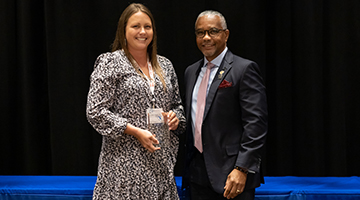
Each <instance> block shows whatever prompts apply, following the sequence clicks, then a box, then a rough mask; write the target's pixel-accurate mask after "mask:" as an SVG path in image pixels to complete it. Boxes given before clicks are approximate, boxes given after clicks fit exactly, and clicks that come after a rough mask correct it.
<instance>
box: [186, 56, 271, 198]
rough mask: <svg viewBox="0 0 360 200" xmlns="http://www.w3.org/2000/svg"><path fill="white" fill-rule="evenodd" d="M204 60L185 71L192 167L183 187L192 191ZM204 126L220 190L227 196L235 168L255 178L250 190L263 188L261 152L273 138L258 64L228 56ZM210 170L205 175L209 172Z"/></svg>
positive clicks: (206, 157)
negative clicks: (195, 95) (194, 122)
mask: <svg viewBox="0 0 360 200" xmlns="http://www.w3.org/2000/svg"><path fill="white" fill-rule="evenodd" d="M203 64H204V60H203V59H202V60H200V61H198V62H196V63H194V64H192V65H190V66H189V67H188V68H187V69H186V71H185V83H186V94H185V95H186V98H185V104H186V116H187V124H188V126H187V127H188V128H187V131H186V133H187V135H186V138H187V139H186V141H187V145H186V147H187V148H186V164H185V174H184V176H183V180H184V182H183V186H184V187H186V186H188V181H189V176H188V175H189V174H188V171H187V169H188V167H189V163H190V161H191V159H192V156H193V153H194V150H195V147H194V138H193V133H192V128H191V99H192V92H193V88H194V86H195V83H196V79H197V77H198V75H199V72H200V68H201V67H202V66H203ZM203 120H204V121H203V126H202V142H203V156H204V160H205V165H206V170H207V174H208V177H209V180H210V182H211V185H212V186H213V188H214V190H215V191H216V192H218V193H223V191H224V186H225V182H226V179H227V176H228V175H229V173H230V172H231V171H232V170H233V169H234V166H239V167H244V168H246V169H249V170H251V171H253V172H255V173H253V174H251V173H249V174H248V178H247V182H246V186H245V189H250V188H255V187H258V186H260V183H261V182H262V181H263V177H262V175H261V173H260V163H261V150H262V147H263V146H264V143H265V136H266V133H267V103H266V94H265V86H264V83H263V80H262V78H261V76H260V70H259V67H258V66H257V64H256V63H254V62H252V61H250V60H246V59H244V58H241V57H239V56H236V55H234V54H232V53H231V52H230V50H228V52H227V53H226V55H225V57H224V59H223V61H222V63H221V65H220V66H219V69H218V71H217V74H216V76H215V78H214V80H213V82H212V83H211V86H210V89H209V92H208V96H207V99H206V106H205V111H204V119H203ZM204 170H205V169H204Z"/></svg>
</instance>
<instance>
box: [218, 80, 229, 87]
mask: <svg viewBox="0 0 360 200" xmlns="http://www.w3.org/2000/svg"><path fill="white" fill-rule="evenodd" d="M231 86H232V82H229V81H227V80H225V79H224V80H223V81H222V82H221V83H220V85H219V89H220V88H227V87H231Z"/></svg>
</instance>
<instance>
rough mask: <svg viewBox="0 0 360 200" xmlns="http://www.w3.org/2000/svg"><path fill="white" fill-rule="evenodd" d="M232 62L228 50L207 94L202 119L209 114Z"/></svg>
mask: <svg viewBox="0 0 360 200" xmlns="http://www.w3.org/2000/svg"><path fill="white" fill-rule="evenodd" d="M232 62H233V54H232V53H231V52H230V50H228V51H227V53H226V55H225V57H224V59H223V61H222V62H221V65H220V66H219V69H218V71H217V72H216V75H215V77H214V80H213V81H212V83H211V86H210V88H209V92H208V94H207V98H206V105H205V111H204V119H205V118H206V115H207V113H208V112H209V109H210V107H211V104H212V102H213V100H214V98H215V96H216V93H217V90H218V87H219V85H220V83H221V82H222V81H223V80H224V79H225V77H226V74H227V73H228V72H229V70H230V69H231V67H232Z"/></svg>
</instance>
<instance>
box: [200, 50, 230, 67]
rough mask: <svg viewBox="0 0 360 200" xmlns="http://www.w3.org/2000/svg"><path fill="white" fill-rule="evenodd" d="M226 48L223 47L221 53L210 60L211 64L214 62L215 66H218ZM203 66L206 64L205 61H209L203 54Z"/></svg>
mask: <svg viewBox="0 0 360 200" xmlns="http://www.w3.org/2000/svg"><path fill="white" fill-rule="evenodd" d="M227 50H228V48H227V47H225V49H224V50H223V51H222V52H221V54H219V55H218V56H217V57H216V58H215V59H214V60H212V61H211V63H212V64H214V65H215V66H217V67H219V66H220V64H221V62H222V60H223V58H224V57H225V54H226V52H227ZM204 61H205V62H204V66H206V65H207V63H208V62H209V61H208V60H207V59H206V57H205V56H204Z"/></svg>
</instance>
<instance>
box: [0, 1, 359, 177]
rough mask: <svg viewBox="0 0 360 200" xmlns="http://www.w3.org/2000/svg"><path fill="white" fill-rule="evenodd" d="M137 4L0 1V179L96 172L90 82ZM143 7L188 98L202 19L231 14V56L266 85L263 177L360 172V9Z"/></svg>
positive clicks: (201, 4)
mask: <svg viewBox="0 0 360 200" xmlns="http://www.w3.org/2000/svg"><path fill="white" fill-rule="evenodd" d="M129 2H132V1H120V0H105V1H98V0H82V1H80V0H76V1H74V0H51V1H50V0H49V1H47V0H1V1H0V30H1V31H0V34H1V37H0V58H1V59H0V65H1V72H0V88H1V98H0V106H1V110H0V125H1V126H0V130H1V134H0V158H1V164H0V174H2V175H27V174H31V175H96V170H97V162H98V155H99V152H100V145H101V136H100V135H99V134H97V133H96V132H95V131H94V129H93V128H92V127H91V126H90V125H89V124H88V122H87V120H86V116H85V107H86V98H87V92H88V89H89V76H90V74H91V72H92V70H93V64H94V61H95V59H96V57H97V56H98V55H99V54H101V53H103V52H107V51H109V49H110V45H111V43H112V41H113V39H114V35H115V31H116V27H117V21H118V19H119V17H120V14H121V12H122V11H123V10H124V9H125V7H126V6H127V5H128V4H129ZM138 2H142V3H144V4H145V5H146V6H148V7H149V8H150V10H151V11H152V13H153V15H154V17H155V20H156V28H157V30H158V41H159V43H158V52H159V54H161V55H164V56H166V57H167V58H169V59H170V60H171V61H172V62H173V64H174V67H175V69H176V72H177V74H178V78H179V82H180V86H181V92H182V94H184V90H183V89H184V88H183V85H184V80H183V73H184V71H185V68H186V67H187V66H188V65H190V64H192V63H193V62H195V61H197V60H198V59H200V58H201V57H202V55H201V53H200V52H199V50H198V49H197V47H196V44H195V36H194V23H195V19H196V17H197V15H198V14H199V13H200V12H201V11H203V10H205V9H214V10H218V11H220V12H222V13H223V14H224V16H225V17H226V19H227V22H228V28H229V30H230V38H229V40H228V47H229V49H230V50H231V51H232V52H233V53H235V54H238V55H240V56H242V57H245V58H248V59H251V60H254V61H256V62H257V63H258V64H259V65H260V67H261V71H262V75H263V77H264V79H265V82H266V86H267V95H268V106H269V133H268V140H267V146H266V149H265V150H266V152H265V154H264V163H263V169H264V173H265V175H267V176H283V175H293V176H359V175H360V159H359V157H358V153H359V141H360V133H359V132H360V126H359V124H360V123H359V121H360V117H359V112H360V109H359V102H360V98H359V91H360V83H359V80H358V79H359V75H360V73H359V72H360V69H359V68H360V49H359V46H360V12H359V10H360V1H358V0H343V1H339V0H326V1H320V0H315V1H288V0H278V1H276V0H274V1H265V0H233V1H228V0H218V1H215V0H199V1H197V0H196V1H195V0H183V1H169V0H163V1H160V0H151V1H138ZM183 140H184V138H183V137H181V142H182V143H181V146H180V152H179V158H178V164H177V166H176V170H175V173H176V175H177V176H179V175H181V170H182V167H183V158H182V156H183Z"/></svg>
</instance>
